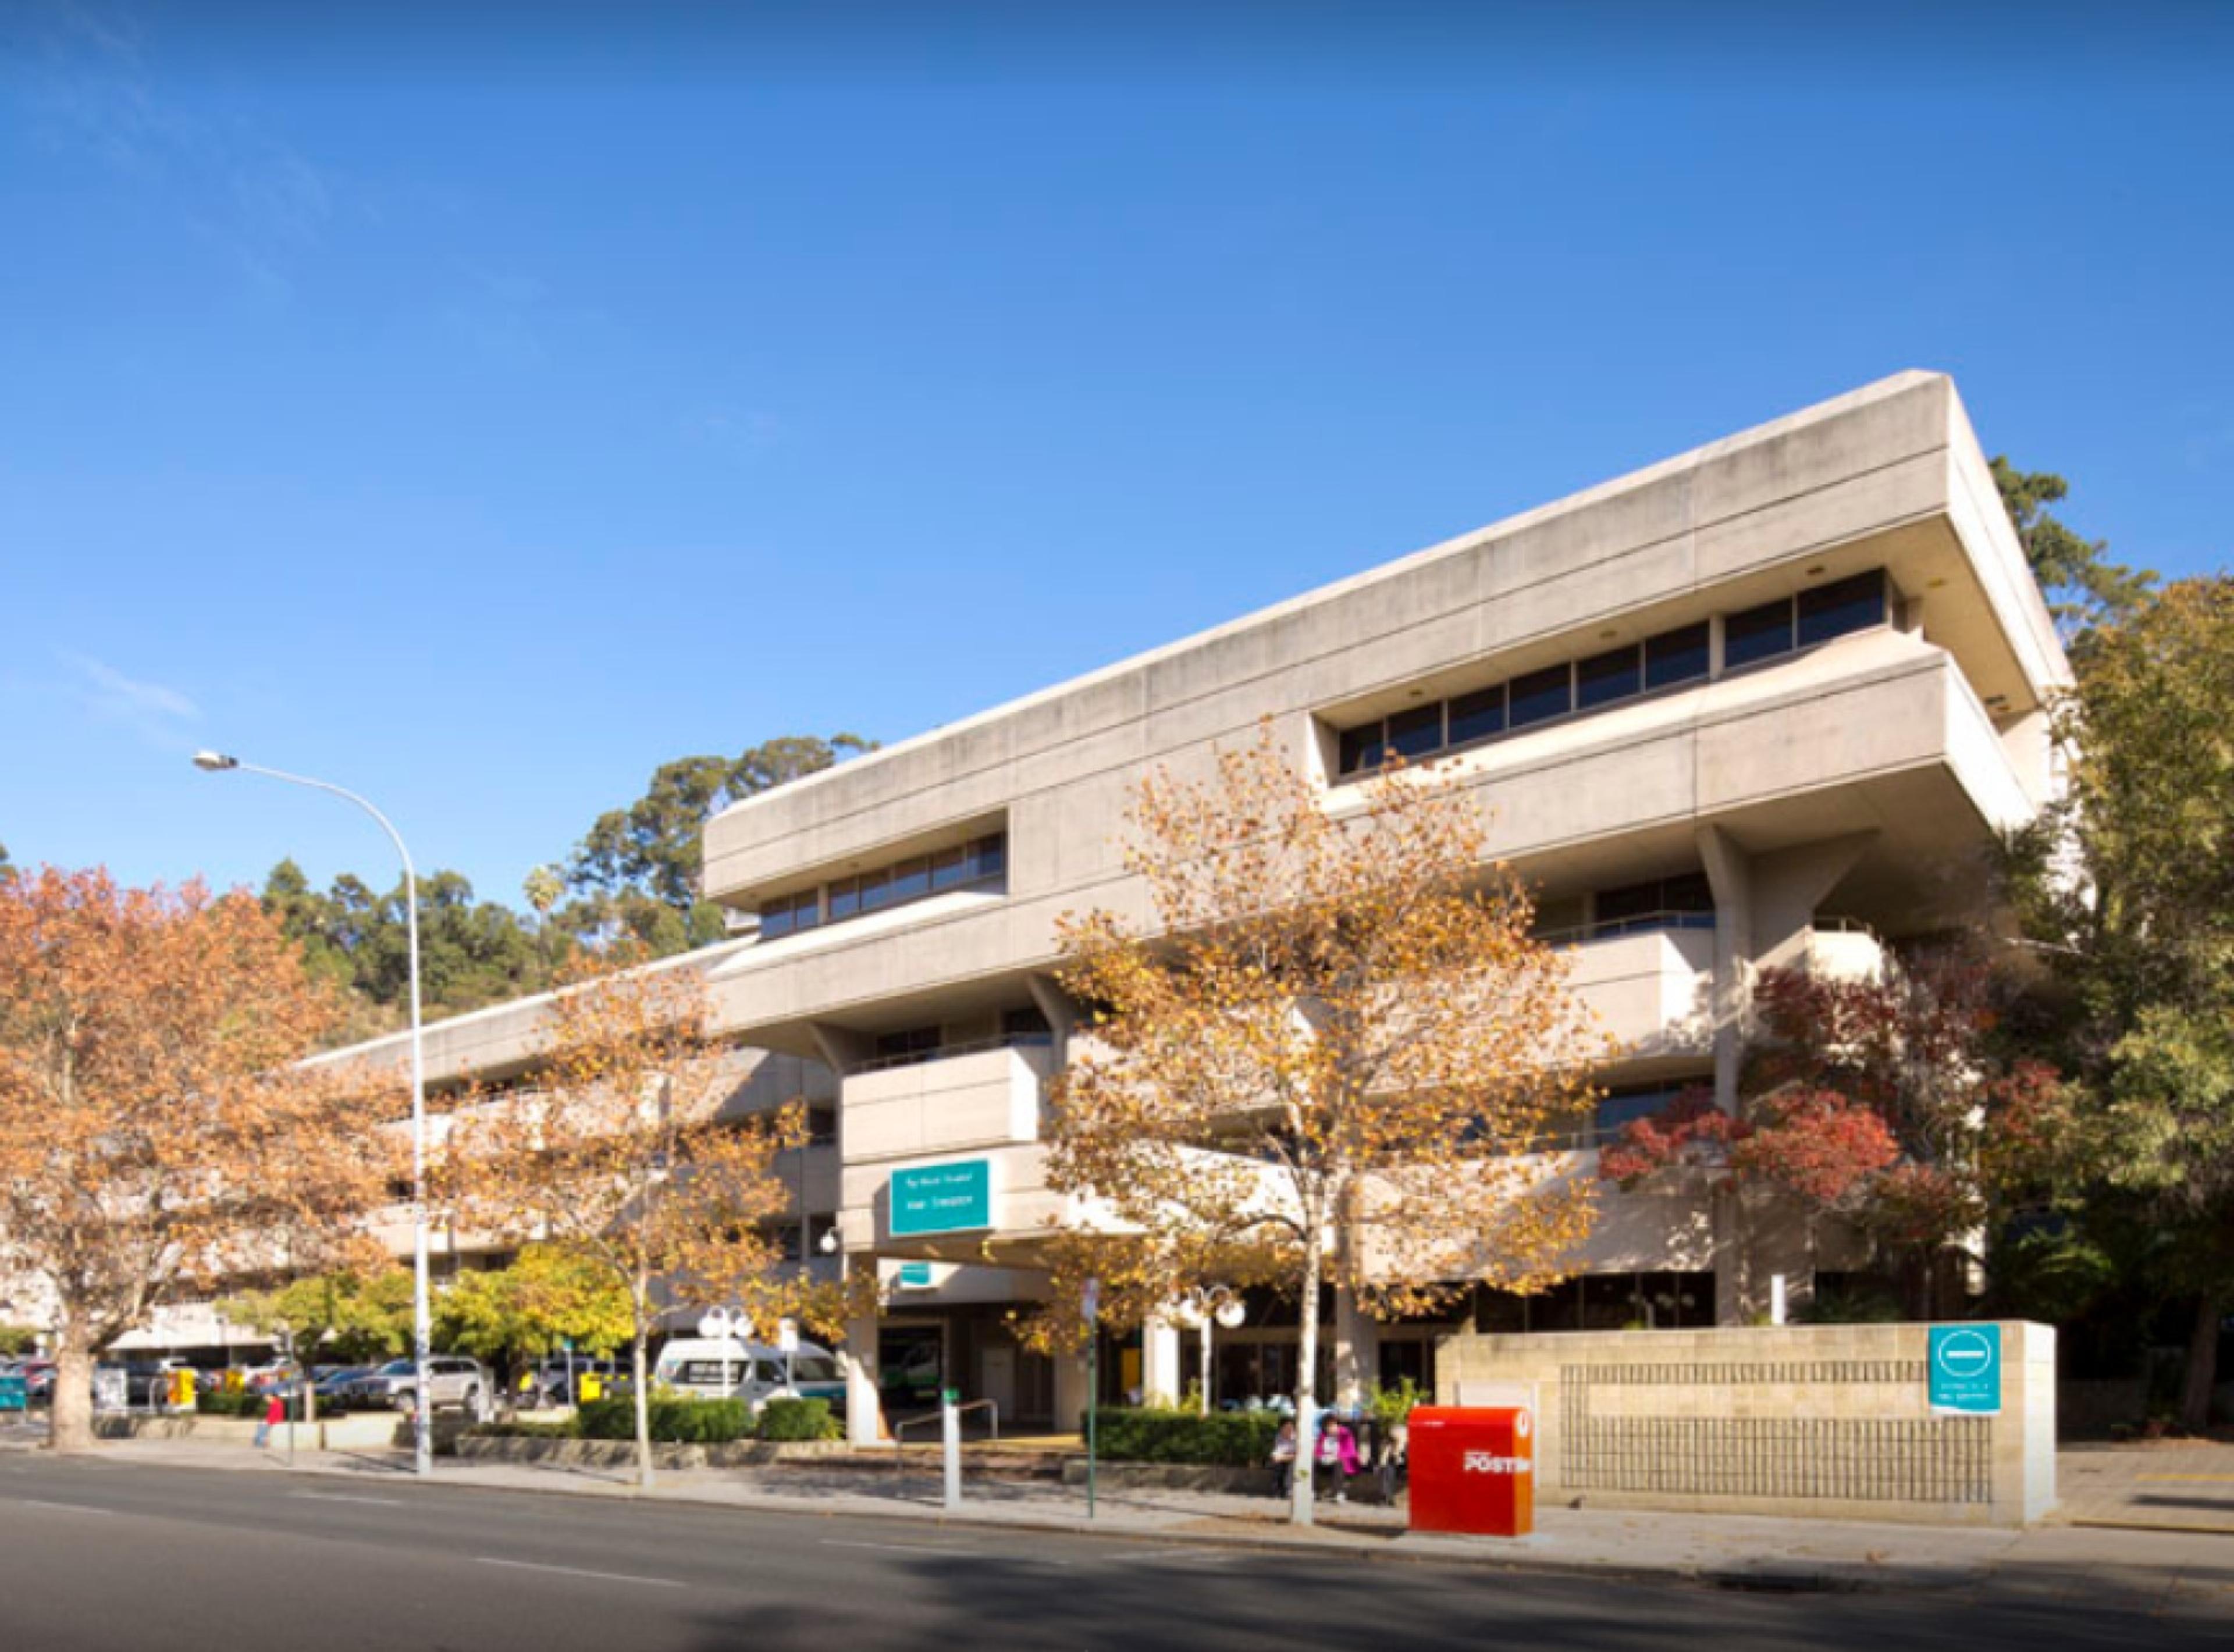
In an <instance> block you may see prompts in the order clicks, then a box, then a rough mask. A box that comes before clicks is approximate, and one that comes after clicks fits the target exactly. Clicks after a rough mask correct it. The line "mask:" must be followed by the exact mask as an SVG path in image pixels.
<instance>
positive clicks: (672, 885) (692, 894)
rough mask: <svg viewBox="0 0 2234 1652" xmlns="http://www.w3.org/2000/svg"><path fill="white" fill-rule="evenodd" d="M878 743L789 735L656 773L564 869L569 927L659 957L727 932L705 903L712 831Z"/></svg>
mask: <svg viewBox="0 0 2234 1652" xmlns="http://www.w3.org/2000/svg"><path fill="white" fill-rule="evenodd" d="M874 749H875V743H874V742H873V741H866V740H864V739H862V738H861V737H860V736H859V735H832V736H831V737H830V738H829V739H827V740H825V739H823V738H821V737H820V735H783V736H781V738H778V739H775V740H771V741H764V742H762V743H761V744H760V745H758V746H754V747H751V748H748V749H747V750H745V751H744V752H742V753H741V754H738V755H737V756H735V757H715V756H704V757H680V758H677V759H676V760H675V761H672V762H668V763H662V764H661V765H660V766H659V767H658V768H657V769H656V770H654V771H653V773H652V776H651V783H650V786H648V787H646V788H645V790H644V794H643V796H642V797H640V798H638V799H637V800H636V801H635V802H633V803H631V804H630V805H628V806H626V807H625V808H619V809H609V810H607V811H606V812H605V813H603V814H601V815H599V816H598V819H597V820H596V822H595V823H594V824H593V825H592V826H591V827H590V830H589V832H588V833H586V834H585V836H584V837H583V839H582V841H581V842H580V843H579V844H578V845H577V846H575V850H574V852H573V855H572V858H571V859H569V860H568V861H567V863H566V867H565V880H566V886H567V887H568V889H569V890H571V891H572V892H573V894H574V895H575V897H576V901H575V903H574V904H573V905H572V907H571V908H570V909H569V911H568V921H569V922H570V924H571V925H572V928H573V929H574V930H576V931H577V932H578V933H581V934H585V935H590V934H603V935H604V936H611V935H613V934H616V933H618V932H622V931H625V932H626V933H627V934H628V935H629V936H630V937H632V938H633V939H634V940H635V941H636V942H637V944H639V945H640V946H642V947H643V948H645V949H646V950H650V952H651V953H652V954H653V955H654V956H664V955H668V954H671V953H675V952H680V951H683V950H687V949H689V948H690V947H694V946H703V945H705V944H708V943H709V942H713V941H717V940H719V939H721V937H722V934H723V933H724V929H723V920H722V912H721V910H720V909H719V908H718V907H715V906H713V905H710V904H708V903H707V902H705V901H704V900H702V898H700V897H701V890H702V882H701V875H702V872H703V861H702V856H701V850H700V839H701V836H702V833H703V832H704V830H705V826H706V822H707V821H708V820H709V819H712V818H713V816H715V814H718V813H721V811H722V810H723V809H725V808H727V807H728V806H729V805H731V804H732V803H735V802H737V801H739V800H741V799H744V798H748V797H752V796H754V795H756V794H758V793H761V792H765V791H768V790H769V789H770V788H771V787H778V786H781V785H783V784H785V783H786V782H787V781H789V780H798V779H799V778H800V777H801V776H802V775H807V774H814V773H816V772H818V771H819V770H821V769H826V768H828V767H830V766H831V765H832V764H833V763H836V762H838V761H839V760H840V759H842V758H845V757H848V756H851V755H852V754H855V753H859V752H866V751H872V750H874Z"/></svg>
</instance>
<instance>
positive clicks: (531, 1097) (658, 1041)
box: [436, 952, 806, 1485]
mask: <svg viewBox="0 0 2234 1652" xmlns="http://www.w3.org/2000/svg"><path fill="white" fill-rule="evenodd" d="M741 1076H742V1074H741V1065H740V1061H739V1055H738V1052H737V1051H736V1050H735V1049H734V1048H731V1047H729V1046H728V1045H726V1044H724V1043H723V1042H722V1041H721V1040H720V1039H719V1038H717V1037H716V1036H715V1035H714V1032H713V1030H712V1010H711V1005H710V1003H709V998H708V994H707V991H706V986H705V983H704V980H703V978H702V976H700V975H699V974H698V973H697V972H696V970H694V969H692V968H690V967H689V965H688V964H687V963H670V964H646V963H643V961H642V959H641V958H640V957H639V956H637V955H636V954H634V953H632V952H615V953H612V954H608V955H605V956H603V957H599V956H596V955H588V956H585V958H584V960H583V961H581V962H580V963H578V965H577V966H576V968H575V969H574V971H573V973H572V975H571V976H570V978H569V979H568V980H567V981H566V982H565V983H564V984H563V985H562V986H561V987H560V988H559V991H558V992H557V994H556V995H555V996H553V998H552V1003H551V1007H550V1009H549V1011H548V1015H547V1019H546V1020H545V1024H544V1026H543V1028H542V1030H541V1033H540V1034H539V1038H538V1041H537V1047H536V1049H535V1052H534V1055H533V1056H532V1074H531V1078H530V1080H529V1082H528V1084H527V1085H526V1087H521V1088H518V1089H514V1090H512V1091H509V1092H505V1093H501V1094H494V1095H488V1096H478V1097H468V1098H467V1100H465V1101H464V1102H463V1104H462V1105H461V1106H460V1107H458V1109H457V1110H456V1112H455V1113H454V1115H453V1118H452V1120H451V1126H450V1128H449V1130H448V1132H447V1139H446V1141H445V1144H444V1147H443V1151H442V1152H441V1164H440V1166H439V1168H438V1172H437V1177H436V1180H437V1183H438V1185H439V1186H440V1188H441V1190H442V1193H443V1196H444V1198H445V1200H446V1202H447V1204H448V1205H450V1206H451V1208H452V1210H453V1211H454V1217H455V1219H457V1220H458V1221H459V1222H461V1224H463V1225H465V1226H467V1227H469V1228H473V1227H477V1228H481V1229H484V1230H487V1231H493V1232H497V1233H502V1234H506V1235H509V1236H513V1237H520V1238H526V1239H533V1240H536V1241H539V1243H541V1244H544V1245H545V1246H548V1247H551V1248H552V1249H553V1250H557V1251H559V1252H561V1253H563V1254H565V1255H568V1256H571V1257H576V1258H578V1259H579V1260H581V1261H583V1262H585V1263H589V1264H591V1266H592V1267H594V1268H595V1269H597V1270H600V1271H602V1272H603V1273H604V1275H606V1276H607V1277H610V1278H611V1280H612V1281H613V1283H615V1284H617V1286H619V1287H620V1289H621V1290H623V1291H624V1292H625V1293H626V1295H627V1297H628V1303H629V1314H630V1326H631V1336H630V1342H631V1345H632V1348H633V1350H634V1356H635V1374H636V1382H635V1392H636V1437H637V1479H638V1482H639V1483H640V1484H642V1485H650V1484H651V1483H652V1480H653V1478H654V1471H653V1466H652V1455H651V1424H650V1383H649V1381H647V1378H648V1374H649V1373H648V1372H647V1370H646V1352H647V1348H648V1346H649V1343H650V1339H651V1337H652V1335H654V1334H655V1333H656V1331H657V1329H658V1328H659V1325H660V1322H661V1318H662V1316H663V1313H664V1312H665V1311H666V1310H667V1309H669V1308H670V1307H685V1306H690V1305H701V1306H710V1305H714V1304H717V1303H718V1304H727V1303H740V1304H741V1305H742V1306H743V1307H744V1308H745V1309H747V1311H748V1313H749V1314H750V1315H751V1316H753V1317H754V1319H755V1320H756V1321H762V1322H764V1321H765V1320H767V1319H768V1318H772V1317H774V1316H775V1315H776V1314H778V1313H781V1312H783V1311H786V1310H787V1309H794V1308H796V1307H797V1306H798V1305H799V1303H800V1299H801V1297H802V1296H803V1295H804V1287H803V1285H802V1283H801V1282H800V1274H799V1272H798V1270H793V1269H791V1268H788V1267H787V1265H786V1264H785V1263H783V1260H782V1257H781V1251H780V1250H779V1248H778V1246H777V1244H776V1243H775V1241H774V1240H773V1239H772V1238H770V1237H768V1233H767V1231H766V1230H765V1226H764V1224H766V1223H767V1221H768V1219H769V1218H773V1217H774V1216H776V1215H778V1214H780V1213H781V1211H783V1209H784V1206H785V1203H786V1198H787V1193H786V1189H785V1185H784V1182H783V1180H782V1179H781V1176H779V1175H778V1174H777V1173H776V1170H775V1158H776V1155H777V1154H778V1153H780V1152H784V1151H786V1150H787V1149H791V1148H795V1147H798V1146H801V1145H803V1143H804V1142H805V1139H806V1115H805V1111H804V1109H803V1108H802V1107H800V1106H798V1105H797V1104H794V1105H792V1106H789V1107H784V1108H781V1109H780V1110H778V1111H776V1112H774V1113H763V1114H761V1115H760V1116H758V1117H754V1118H748V1119H733V1118H729V1117H726V1116H724V1115H723V1111H722V1110H723V1106H724V1104H725V1103H726V1102H727V1101H728V1100H729V1099H730V1097H731V1096H732V1095H733V1094H735V1091H736V1090H737V1088H738V1087H739V1084H740V1081H741Z"/></svg>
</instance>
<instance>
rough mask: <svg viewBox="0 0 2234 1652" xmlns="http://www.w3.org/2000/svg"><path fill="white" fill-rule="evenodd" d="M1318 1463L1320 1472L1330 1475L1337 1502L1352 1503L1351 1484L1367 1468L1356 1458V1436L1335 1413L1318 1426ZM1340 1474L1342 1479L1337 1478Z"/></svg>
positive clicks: (1327, 1416) (1327, 1415)
mask: <svg viewBox="0 0 2234 1652" xmlns="http://www.w3.org/2000/svg"><path fill="white" fill-rule="evenodd" d="M1317 1461H1318V1466H1319V1468H1320V1470H1321V1471H1322V1472H1325V1473H1327V1476H1328V1479H1329V1480H1330V1481H1331V1482H1332V1485H1333V1488H1334V1500H1335V1501H1336V1502H1337V1503H1347V1502H1349V1482H1350V1481H1351V1479H1353V1478H1355V1475H1356V1473H1357V1472H1358V1470H1359V1469H1361V1468H1362V1467H1363V1466H1364V1465H1363V1463H1362V1462H1361V1461H1360V1460H1359V1458H1358V1455H1357V1436H1356V1434H1355V1433H1353V1432H1351V1429H1350V1427H1349V1424H1348V1423H1346V1422H1344V1421H1343V1420H1342V1419H1341V1418H1340V1417H1337V1416H1336V1415H1335V1414H1333V1413H1332V1412H1329V1413H1328V1414H1326V1417H1325V1419H1324V1420H1323V1421H1322V1422H1321V1423H1320V1425H1319V1448H1318V1453H1317ZM1336 1474H1339V1475H1340V1477H1341V1478H1339V1479H1336V1478H1335V1476H1336Z"/></svg>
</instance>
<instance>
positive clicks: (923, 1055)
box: [853, 1033, 1055, 1073]
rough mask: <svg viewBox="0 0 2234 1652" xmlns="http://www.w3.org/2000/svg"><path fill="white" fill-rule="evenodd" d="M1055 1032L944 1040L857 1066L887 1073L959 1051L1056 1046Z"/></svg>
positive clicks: (948, 1058) (973, 1052)
mask: <svg viewBox="0 0 2234 1652" xmlns="http://www.w3.org/2000/svg"><path fill="white" fill-rule="evenodd" d="M1052 1048H1055V1035H1054V1034H1053V1033H1003V1034H1002V1035H1000V1036H999V1037H997V1038H978V1039H972V1040H971V1041H970V1042H968V1043H966V1044H941V1045H939V1046H938V1047H937V1048H936V1049H911V1050H902V1051H899V1052H898V1053H897V1054H895V1055H878V1056H872V1058H870V1059H869V1060H868V1061H864V1062H862V1063H861V1064H860V1065H859V1067H857V1068H854V1069H853V1071H854V1072H856V1073H885V1072H890V1071H891V1070H892V1068H896V1067H921V1066H922V1065H923V1064H924V1062H926V1061H951V1060H952V1059H953V1058H954V1057H956V1056H957V1055H984V1054H986V1053H987V1052H988V1051H990V1050H996V1049H1052Z"/></svg>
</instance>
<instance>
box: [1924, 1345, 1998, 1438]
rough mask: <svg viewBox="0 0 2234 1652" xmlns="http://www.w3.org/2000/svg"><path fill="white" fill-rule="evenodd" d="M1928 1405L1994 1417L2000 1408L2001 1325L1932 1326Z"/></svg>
mask: <svg viewBox="0 0 2234 1652" xmlns="http://www.w3.org/2000/svg"><path fill="white" fill-rule="evenodd" d="M1927 1386H1928V1388H1929V1390H1930V1401H1931V1408H1932V1410H1934V1411H1937V1412H1951V1413H1954V1414H1957V1415H1960V1416H1966V1417H1993V1416H1998V1415H2000V1414H2001V1409H2002V1328H2001V1327H2000V1326H1998V1325H1934V1326H1933V1327H1931V1346H1930V1376H1929V1378H1928V1379H1927Z"/></svg>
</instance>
